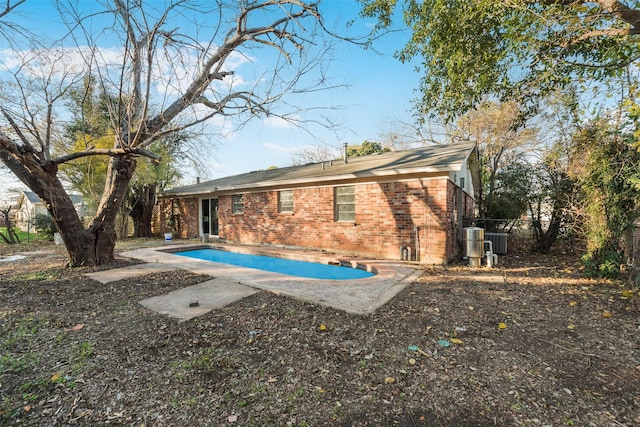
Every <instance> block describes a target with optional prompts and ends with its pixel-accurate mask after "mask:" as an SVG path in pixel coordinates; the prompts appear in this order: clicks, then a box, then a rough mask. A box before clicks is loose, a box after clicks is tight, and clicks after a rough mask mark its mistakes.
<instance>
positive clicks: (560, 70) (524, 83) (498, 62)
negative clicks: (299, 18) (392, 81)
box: [360, 0, 640, 121]
mask: <svg viewBox="0 0 640 427" xmlns="http://www.w3.org/2000/svg"><path fill="white" fill-rule="evenodd" d="M360 2H361V3H362V5H363V9H362V15H363V16H365V17H374V18H377V20H378V28H387V27H389V26H390V25H391V23H392V19H393V17H394V13H395V12H396V7H397V6H400V7H401V10H402V13H403V15H402V16H403V19H404V22H405V24H406V25H407V26H408V27H409V28H410V29H411V31H412V35H411V38H410V40H409V42H408V43H407V44H406V46H405V47H404V48H403V49H402V50H400V51H399V52H398V53H397V57H398V59H399V60H401V61H403V62H409V61H412V60H415V61H419V62H420V64H421V66H420V68H421V71H422V78H421V82H420V90H421V94H422V96H421V98H419V99H418V102H417V104H418V105H417V108H418V111H419V112H420V113H421V115H423V116H431V115H442V116H444V117H445V118H446V119H447V120H448V121H449V120H451V119H453V118H455V117H458V116H459V115H460V114H462V113H464V112H466V111H469V110H471V109H472V108H474V107H475V106H477V105H479V104H481V103H482V102H484V101H485V100H486V99H487V96H492V97H497V98H498V99H500V100H502V101H504V100H518V102H520V103H521V104H522V105H523V106H526V107H528V108H529V109H535V108H537V107H538V105H539V104H538V102H539V100H540V99H541V98H543V97H545V96H546V95H547V94H549V93H550V92H553V91H555V90H558V89H559V88H563V87H568V86H570V85H572V84H574V83H575V82H580V81H585V80H588V79H595V80H607V79H608V78H609V77H611V76H614V75H617V74H619V73H621V72H622V71H623V69H624V68H625V67H626V66H627V65H628V64H630V63H633V62H634V61H636V60H637V59H638V57H639V55H640V44H639V43H638V37H639V34H640V7H639V2H638V1H636V0H633V1H616V0H558V1H548V0H539V1H535V0H510V1H496V0H468V1H452V0H402V1H400V0H360Z"/></svg>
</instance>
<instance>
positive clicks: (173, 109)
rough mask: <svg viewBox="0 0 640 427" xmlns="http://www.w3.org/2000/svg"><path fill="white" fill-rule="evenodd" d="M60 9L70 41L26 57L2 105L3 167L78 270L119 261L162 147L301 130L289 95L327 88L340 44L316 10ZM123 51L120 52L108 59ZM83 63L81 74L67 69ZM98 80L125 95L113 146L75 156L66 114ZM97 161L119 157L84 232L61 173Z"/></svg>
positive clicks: (200, 5)
mask: <svg viewBox="0 0 640 427" xmlns="http://www.w3.org/2000/svg"><path fill="white" fill-rule="evenodd" d="M58 4H59V6H58V7H59V12H60V14H61V16H62V17H63V19H65V21H66V22H67V23H68V26H69V33H68V34H67V36H66V37H65V38H64V39H63V40H61V42H60V43H59V44H58V45H56V49H51V48H48V49H31V50H25V51H18V50H15V53H14V55H15V57H16V59H17V61H15V62H14V63H16V64H17V65H16V66H14V67H13V68H11V69H10V71H11V72H12V74H13V76H14V88H15V90H13V91H11V92H9V91H8V90H6V86H5V87H3V93H2V95H3V98H4V99H3V101H2V104H1V105H0V113H1V115H2V116H3V117H4V119H5V121H6V126H5V127H3V128H2V129H4V130H3V131H1V132H0V159H2V161H3V162H4V163H5V164H6V165H7V167H8V168H9V169H10V170H11V171H12V172H13V173H14V174H15V175H16V176H17V177H18V178H19V179H20V180H21V181H22V182H24V183H25V184H26V185H27V186H28V187H29V188H30V189H31V190H33V191H34V192H35V193H36V194H37V195H38V196H39V197H40V198H41V199H42V200H43V201H44V203H45V205H46V207H47V209H48V211H49V213H50V214H51V216H52V217H53V219H54V221H55V223H56V226H57V228H58V230H59V232H60V235H61V237H62V239H63V240H64V243H65V245H66V248H67V251H68V253H69V264H70V265H71V266H79V265H96V264H102V263H107V262H110V261H111V260H113V257H114V247H115V239H116V232H115V219H116V216H117V214H118V210H119V208H120V206H121V203H122V200H123V198H124V197H125V196H126V190H127V185H128V183H129V181H130V180H131V177H132V175H133V173H134V171H135V169H136V165H137V163H138V162H139V161H141V159H144V158H147V159H149V160H151V161H157V160H158V156H157V155H156V154H154V153H152V152H151V151H150V150H149V149H148V147H149V146H150V145H151V144H152V143H153V142H154V141H157V140H158V139H160V138H163V137H166V136H167V135H171V134H174V133H176V132H184V131H185V130H186V129H190V130H193V129H194V128H198V127H205V126H211V125H213V126H218V127H224V126H226V125H227V123H234V124H235V125H241V124H242V123H244V122H245V121H246V120H248V119H249V118H250V117H252V116H262V117H267V116H273V115H277V116H279V117H281V118H283V119H285V120H298V117H299V116H300V115H299V111H287V110H284V109H283V106H284V107H286V106H287V105H291V104H285V103H284V102H283V100H284V96H285V95H294V96H295V95H296V94H301V93H305V92H309V91H315V90H319V89H320V88H323V87H324V88H326V87H327V86H328V83H327V80H326V73H325V70H320V71H321V72H320V73H318V76H319V77H318V80H317V81H311V77H312V71H313V70H315V69H317V67H319V66H320V67H321V66H322V65H323V62H322V55H324V54H325V52H326V51H327V50H328V48H329V47H330V46H329V44H330V43H331V42H332V41H333V40H336V39H337V38H336V37H335V35H334V34H332V33H331V32H330V31H328V30H327V27H325V25H324V22H323V20H322V17H321V15H320V13H319V11H318V7H317V6H318V5H317V4H316V3H307V2H305V1H302V0H259V1H254V0H248V1H240V2H236V1H228V2H224V1H217V2H210V1H206V2H205V1H202V2H197V1H189V0H182V1H173V2H167V3H161V4H163V5H165V4H166V5H167V6H166V8H164V9H158V8H157V7H158V6H159V5H160V3H157V2H153V1H149V2H144V1H132V2H130V1H125V0H110V1H107V2H105V5H104V6H102V5H100V6H98V5H95V4H94V5H93V7H94V8H98V7H99V8H100V9H99V10H96V9H94V10H91V8H89V10H91V11H90V13H88V14H83V13H81V12H80V11H79V10H76V9H74V5H77V4H78V3H77V2H71V1H70V2H69V3H62V2H59V3H58ZM105 23H106V24H105ZM98 24H102V25H103V27H102V28H100V29H99V30H97V25H98ZM114 41H115V42H117V43H118V45H117V46H118V48H117V49H115V50H114V49H105V48H104V46H105V45H106V44H107V43H109V44H111V45H112V44H113V43H114ZM70 44H73V45H74V48H73V49H69V48H67V47H66V46H69V45H70ZM75 58H82V63H81V64H82V69H78V62H74V63H73V64H70V63H69V62H68V61H69V59H75ZM7 67H8V66H7ZM251 72H253V74H250V73H251ZM89 74H91V75H97V76H99V82H100V83H99V84H100V85H101V86H102V89H103V90H104V91H105V92H107V93H110V94H115V95H116V96H115V99H116V102H115V103H113V104H112V105H111V106H110V109H109V116H110V117H109V119H110V121H111V128H112V129H113V133H114V135H113V140H114V142H113V146H111V147H110V148H97V147H96V146H95V145H94V144H93V143H92V141H91V140H90V139H87V141H86V143H85V144H84V147H83V148H82V149H81V150H77V149H76V150H69V144H65V142H64V141H63V140H61V139H60V135H59V134H58V132H57V130H58V129H59V128H60V126H59V123H60V122H59V120H60V118H59V117H61V116H59V115H57V114H58V113H60V112H62V113H64V109H62V110H59V109H61V108H62V107H63V106H64V97H65V94H66V93H67V91H68V90H69V88H71V87H73V86H74V85H76V83H78V82H80V81H81V79H83V78H84V77H85V76H86V75H89ZM10 100H19V101H20V105H11V104H10V102H9V101H10ZM23 113H24V114H23ZM234 118H236V119H238V120H237V121H234ZM298 124H299V122H298ZM203 131H204V130H203ZM86 156H108V157H109V165H108V170H107V178H106V181H105V186H104V192H103V193H102V197H101V199H100V202H99V204H98V208H97V212H96V214H95V217H94V218H93V220H92V221H91V222H90V224H89V225H88V227H86V228H85V227H83V225H82V223H81V221H80V219H79V217H78V215H77V214H76V212H75V210H74V208H73V203H72V201H71V199H70V197H69V195H68V194H67V192H66V191H65V188H64V186H63V182H62V180H61V177H60V174H59V172H58V169H59V166H60V165H62V164H64V163H67V162H72V161H73V160H75V159H79V158H82V157H86Z"/></svg>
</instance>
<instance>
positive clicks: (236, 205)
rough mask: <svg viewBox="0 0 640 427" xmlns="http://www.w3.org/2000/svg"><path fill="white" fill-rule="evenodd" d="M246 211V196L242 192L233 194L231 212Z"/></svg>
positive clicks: (239, 212)
mask: <svg viewBox="0 0 640 427" xmlns="http://www.w3.org/2000/svg"><path fill="white" fill-rule="evenodd" d="M243 212H244V198H243V197H242V194H234V195H232V196H231V213H234V214H241V213H243Z"/></svg>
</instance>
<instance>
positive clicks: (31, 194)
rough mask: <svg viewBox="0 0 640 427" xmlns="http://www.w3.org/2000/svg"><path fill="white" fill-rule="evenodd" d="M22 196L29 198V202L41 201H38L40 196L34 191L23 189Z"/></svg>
mask: <svg viewBox="0 0 640 427" xmlns="http://www.w3.org/2000/svg"><path fill="white" fill-rule="evenodd" d="M23 193H24V196H25V197H26V198H27V199H29V201H30V202H31V203H42V202H41V201H40V198H39V197H38V195H37V194H36V193H34V192H33V191H23Z"/></svg>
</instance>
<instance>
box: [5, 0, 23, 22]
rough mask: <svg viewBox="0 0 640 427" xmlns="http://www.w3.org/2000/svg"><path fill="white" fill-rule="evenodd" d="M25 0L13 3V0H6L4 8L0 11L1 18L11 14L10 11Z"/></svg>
mask: <svg viewBox="0 0 640 427" xmlns="http://www.w3.org/2000/svg"><path fill="white" fill-rule="evenodd" d="M25 1H27V0H18V1H17V2H16V3H14V4H13V5H12V4H11V0H6V2H5V6H4V10H2V11H0V18H4V17H5V16H6V15H7V14H9V12H11V11H12V10H13V9H15V8H16V7H18V6H20V5H21V4H22V3H24V2H25Z"/></svg>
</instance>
